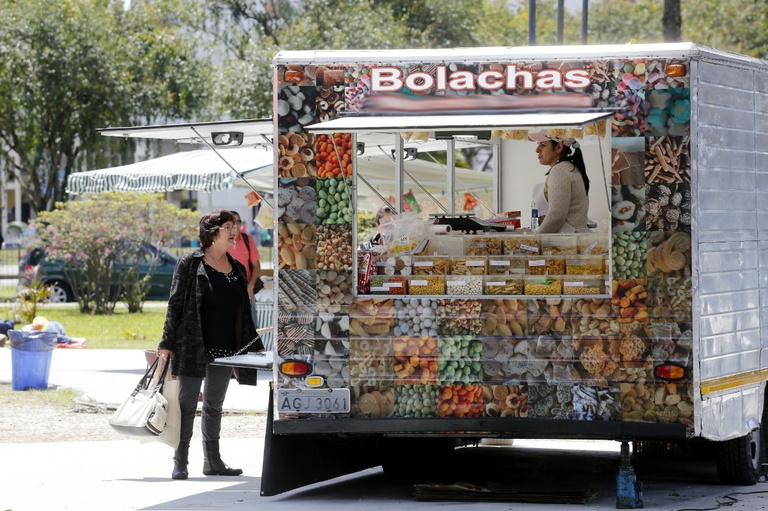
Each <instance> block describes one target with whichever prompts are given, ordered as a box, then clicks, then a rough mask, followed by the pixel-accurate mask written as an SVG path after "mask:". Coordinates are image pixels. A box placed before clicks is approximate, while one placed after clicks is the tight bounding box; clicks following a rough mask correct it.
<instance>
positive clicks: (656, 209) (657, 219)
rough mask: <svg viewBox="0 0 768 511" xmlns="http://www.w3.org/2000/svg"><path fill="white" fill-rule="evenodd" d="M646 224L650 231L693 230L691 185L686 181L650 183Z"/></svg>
mask: <svg viewBox="0 0 768 511" xmlns="http://www.w3.org/2000/svg"><path fill="white" fill-rule="evenodd" d="M646 209H647V213H646V216H645V225H646V228H647V230H649V231H683V232H691V186H690V185H688V184H684V183H669V184H649V185H647V191H646Z"/></svg>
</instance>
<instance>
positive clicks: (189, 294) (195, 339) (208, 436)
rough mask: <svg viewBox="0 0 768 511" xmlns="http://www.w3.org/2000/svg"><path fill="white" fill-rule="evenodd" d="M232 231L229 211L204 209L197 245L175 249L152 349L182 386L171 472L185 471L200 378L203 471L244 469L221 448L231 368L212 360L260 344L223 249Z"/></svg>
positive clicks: (244, 285) (179, 475)
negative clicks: (231, 462) (157, 340)
mask: <svg viewBox="0 0 768 511" xmlns="http://www.w3.org/2000/svg"><path fill="white" fill-rule="evenodd" d="M238 235H239V232H238V227H237V225H236V224H235V219H234V217H233V216H232V214H231V213H230V212H229V211H223V210H215V211H212V212H210V213H208V214H207V215H204V216H203V217H202V218H201V219H200V234H199V239H200V248H198V249H196V250H193V251H192V252H189V253H187V254H186V255H184V256H183V257H181V258H180V259H179V262H178V263H177V265H176V269H175V270H174V273H173V280H172V281H171V291H170V297H169V298H168V312H167V313H166V317H165V324H164V325H163V338H162V340H161V341H160V344H159V345H158V349H157V355H158V357H159V358H160V359H161V360H166V359H167V358H168V357H171V369H172V373H173V374H174V375H175V376H177V377H178V379H179V387H180V390H179V405H180V408H181V434H180V442H179V446H178V447H177V449H176V452H175V454H174V457H173V461H174V465H173V473H172V478H173V479H187V477H188V475H189V472H188V470H187V464H188V460H189V443H190V440H191V439H192V430H193V427H194V421H195V413H196V411H197V402H198V396H199V393H200V386H201V385H202V384H203V381H205V387H204V388H203V409H202V417H201V426H202V427H201V429H202V436H203V474H205V475H222V476H237V475H240V474H242V473H243V471H242V470H240V469H235V468H230V467H229V466H227V464H226V463H224V462H223V461H222V459H221V455H220V453H219V436H220V433H221V416H222V409H223V406H224V398H225V396H226V394H227V388H228V387H229V380H230V378H231V377H232V368H231V367H224V366H218V365H213V364H211V362H212V361H213V359H215V358H218V357H225V356H231V355H234V354H235V353H237V352H238V351H239V350H240V349H241V348H243V347H246V346H248V345H249V343H250V344H251V346H250V349H249V351H263V350H264V346H263V345H262V343H261V339H260V338H259V336H258V334H257V333H256V328H255V327H254V324H253V320H252V318H251V307H250V299H249V296H248V280H247V278H246V272H245V268H244V267H243V265H242V264H240V263H239V262H237V260H235V258H233V257H232V256H231V255H229V254H228V253H227V251H228V250H229V249H230V248H231V247H232V246H233V245H234V244H235V240H236V239H237V236H238Z"/></svg>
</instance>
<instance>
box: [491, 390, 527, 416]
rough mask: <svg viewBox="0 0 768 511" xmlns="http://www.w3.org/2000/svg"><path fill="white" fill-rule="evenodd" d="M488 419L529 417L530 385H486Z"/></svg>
mask: <svg viewBox="0 0 768 511" xmlns="http://www.w3.org/2000/svg"><path fill="white" fill-rule="evenodd" d="M483 403H484V405H485V415H486V416H487V417H528V410H529V405H528V385H485V386H483Z"/></svg>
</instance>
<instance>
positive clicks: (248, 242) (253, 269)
mask: <svg viewBox="0 0 768 511" xmlns="http://www.w3.org/2000/svg"><path fill="white" fill-rule="evenodd" d="M229 213H230V214H231V215H232V217H233V218H234V219H235V225H236V226H237V234H238V236H237V239H236V240H235V245H234V246H233V247H232V248H230V249H229V255H231V256H232V257H234V258H235V259H237V260H238V262H240V264H242V265H243V266H244V267H245V272H246V274H247V277H248V293H249V296H250V297H251V300H253V296H254V295H255V294H256V293H258V292H259V291H260V290H261V288H262V287H264V284H263V283H262V282H261V280H260V279H259V277H261V262H260V260H259V259H260V256H259V249H258V247H257V246H256V242H255V241H254V240H253V238H252V237H251V236H250V235H249V234H248V233H247V232H245V228H244V226H243V221H242V220H241V219H240V214H239V213H238V212H237V211H230V212H229Z"/></svg>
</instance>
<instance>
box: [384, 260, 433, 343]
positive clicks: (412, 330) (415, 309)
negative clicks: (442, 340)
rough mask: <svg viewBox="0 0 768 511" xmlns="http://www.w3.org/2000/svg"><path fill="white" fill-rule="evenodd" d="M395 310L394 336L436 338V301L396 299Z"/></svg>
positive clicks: (427, 299)
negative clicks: (427, 336) (426, 336)
mask: <svg viewBox="0 0 768 511" xmlns="http://www.w3.org/2000/svg"><path fill="white" fill-rule="evenodd" d="M396 276H397V275H395V276H394V277H396ZM401 278H403V277H401ZM395 310H396V311H397V312H396V317H395V331H394V334H395V336H400V335H418V336H421V335H429V336H432V337H437V300H431V299H429V298H421V299H419V298H406V299H396V300H395Z"/></svg>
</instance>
